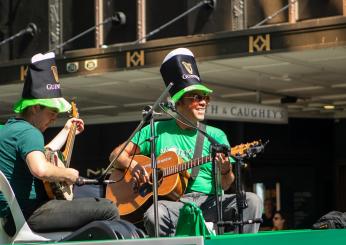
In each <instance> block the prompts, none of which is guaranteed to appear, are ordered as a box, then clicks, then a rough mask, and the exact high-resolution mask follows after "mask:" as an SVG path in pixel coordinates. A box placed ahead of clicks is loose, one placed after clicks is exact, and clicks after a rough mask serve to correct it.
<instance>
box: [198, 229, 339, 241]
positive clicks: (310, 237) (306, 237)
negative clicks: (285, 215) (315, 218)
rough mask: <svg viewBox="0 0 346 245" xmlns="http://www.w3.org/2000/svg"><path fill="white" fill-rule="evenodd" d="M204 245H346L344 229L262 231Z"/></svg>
mask: <svg viewBox="0 0 346 245" xmlns="http://www.w3.org/2000/svg"><path fill="white" fill-rule="evenodd" d="M209 238H210V239H205V240H204V244H205V245H224V244H241V245H254V244H256V245H272V244H280V245H292V244H294V245H307V244H313V245H325V244H346V229H329V230H287V231H263V232H259V233H256V234H254V233H252V234H229V235H226V234H225V235H222V236H210V237H209Z"/></svg>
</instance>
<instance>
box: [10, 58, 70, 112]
mask: <svg viewBox="0 0 346 245" xmlns="http://www.w3.org/2000/svg"><path fill="white" fill-rule="evenodd" d="M54 58H55V54H54V53H53V52H50V53H47V54H36V55H34V56H33V57H32V58H31V64H30V65H29V68H28V73H27V76H26V78H25V83H24V87H23V92H22V98H21V99H20V100H19V101H18V102H17V103H16V104H15V105H14V108H13V110H14V112H16V113H21V112H22V111H23V110H24V109H25V108H27V107H29V106H33V105H42V106H46V107H49V108H52V109H56V110H57V111H58V112H59V113H61V112H66V111H68V110H70V109H71V104H70V103H68V102H67V101H66V100H65V99H64V98H63V97H62V94H61V89H60V83H59V77H58V70H57V67H56V64H55V60H54Z"/></svg>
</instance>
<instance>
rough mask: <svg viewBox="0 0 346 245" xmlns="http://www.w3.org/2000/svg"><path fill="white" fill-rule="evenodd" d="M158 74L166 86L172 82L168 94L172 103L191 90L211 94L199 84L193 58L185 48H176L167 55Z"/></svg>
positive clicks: (199, 80)
mask: <svg viewBox="0 0 346 245" xmlns="http://www.w3.org/2000/svg"><path fill="white" fill-rule="evenodd" d="M160 72H161V75H162V78H163V80H164V81H165V84H166V86H167V85H168V84H170V83H171V82H173V87H172V88H171V89H170V91H169V92H170V94H171V97H172V100H173V101H174V102H177V101H178V100H179V99H180V98H181V97H182V96H183V95H184V94H185V93H186V92H189V91H192V90H199V91H203V92H205V93H207V94H209V93H211V92H213V91H212V90H211V89H209V88H207V87H206V86H204V85H203V84H202V83H201V78H200V76H199V72H198V68H197V64H196V60H195V57H194V56H193V53H192V52H191V51H190V50H189V49H187V48H178V49H175V50H173V51H171V52H170V53H169V54H167V56H166V57H165V58H164V60H163V62H162V65H161V68H160Z"/></svg>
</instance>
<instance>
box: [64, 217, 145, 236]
mask: <svg viewBox="0 0 346 245" xmlns="http://www.w3.org/2000/svg"><path fill="white" fill-rule="evenodd" d="M144 237H145V233H144V232H143V231H142V230H141V229H139V228H137V227H136V226H134V225H133V224H131V223H129V222H127V221H125V220H118V221H116V222H111V221H94V222H91V223H90V224H88V225H85V226H83V227H82V228H80V229H78V230H77V231H75V232H73V233H72V234H70V235H69V236H67V237H65V238H64V239H63V240H62V241H90V240H109V239H114V240H122V239H138V238H144Z"/></svg>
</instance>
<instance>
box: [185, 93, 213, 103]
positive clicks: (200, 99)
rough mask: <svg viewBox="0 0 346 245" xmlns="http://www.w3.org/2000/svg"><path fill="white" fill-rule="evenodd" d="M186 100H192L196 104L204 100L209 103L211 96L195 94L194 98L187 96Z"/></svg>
mask: <svg viewBox="0 0 346 245" xmlns="http://www.w3.org/2000/svg"><path fill="white" fill-rule="evenodd" d="M184 99H192V100H193V101H194V102H200V101H202V100H205V102H207V103H209V101H210V96H209V95H200V94H195V95H192V96H186V97H184Z"/></svg>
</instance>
